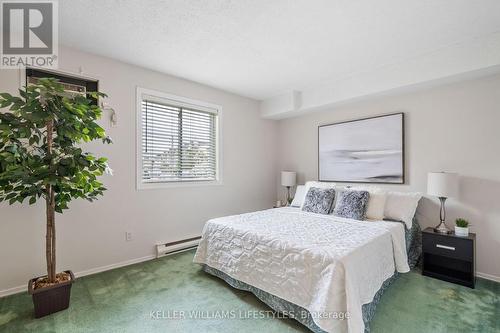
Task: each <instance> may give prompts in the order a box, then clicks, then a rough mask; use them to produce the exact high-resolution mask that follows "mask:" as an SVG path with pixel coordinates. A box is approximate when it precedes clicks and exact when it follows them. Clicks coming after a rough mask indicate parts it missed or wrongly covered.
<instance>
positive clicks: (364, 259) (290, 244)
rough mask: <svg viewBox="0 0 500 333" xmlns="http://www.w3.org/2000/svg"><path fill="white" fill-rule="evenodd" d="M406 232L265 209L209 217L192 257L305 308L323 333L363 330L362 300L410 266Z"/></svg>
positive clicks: (289, 210)
mask: <svg viewBox="0 0 500 333" xmlns="http://www.w3.org/2000/svg"><path fill="white" fill-rule="evenodd" d="M404 236H405V235H404V226H403V224H402V223H395V222H385V221H357V220H350V219H344V218H339V217H335V216H332V215H320V214H313V213H307V212H302V211H301V210H299V209H296V208H279V209H270V210H264V211H259V212H254V213H249V214H242V215H235V216H227V217H222V218H216V219H212V220H210V221H208V222H207V223H206V225H205V227H204V229H203V234H202V239H201V241H200V244H199V246H198V250H197V251H196V255H195V257H194V262H196V263H200V264H206V265H208V266H210V267H212V268H215V269H218V270H220V271H222V272H224V273H226V274H227V275H229V276H230V277H232V278H234V279H237V280H240V281H242V282H245V283H247V284H249V285H252V286H254V287H257V288H259V289H261V290H263V291H265V292H268V293H270V294H272V295H275V296H277V297H280V298H282V299H284V300H286V301H288V302H291V303H294V304H296V305H299V306H301V307H303V308H305V309H307V310H308V311H309V312H310V313H311V315H312V316H313V319H314V322H315V323H316V325H318V326H319V327H320V328H321V329H323V330H325V331H327V332H363V331H364V323H363V319H362V310H361V307H362V305H363V304H366V303H370V302H371V301H372V300H373V297H374V295H375V294H376V292H377V291H378V290H379V289H380V287H381V286H382V283H383V282H384V281H385V280H386V279H388V278H389V277H391V276H392V275H393V274H394V271H395V270H397V271H398V272H408V271H409V270H410V269H409V266H408V260H407V255H406V251H405V248H406V247H405V237H404ZM341 313H343V314H346V313H347V314H348V318H347V319H344V320H341V319H338V318H339V316H340V315H341Z"/></svg>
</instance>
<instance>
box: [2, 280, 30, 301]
mask: <svg viewBox="0 0 500 333" xmlns="http://www.w3.org/2000/svg"><path fill="white" fill-rule="evenodd" d="M27 290H28V282H26V284H23V285H22V286H17V287H14V288H9V289H4V290H0V298H1V297H5V296H9V295H14V294H17V293H20V292H23V291H27Z"/></svg>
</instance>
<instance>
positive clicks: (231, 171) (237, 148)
mask: <svg viewBox="0 0 500 333" xmlns="http://www.w3.org/2000/svg"><path fill="white" fill-rule="evenodd" d="M59 64H60V66H59V67H60V70H64V71H70V72H78V71H79V68H80V66H81V67H82V68H83V71H84V73H85V74H86V75H89V76H94V77H97V78H98V79H99V84H100V90H101V91H103V92H106V93H107V94H108V95H109V98H108V100H107V101H108V103H109V104H110V106H112V107H113V108H114V109H115V110H117V112H118V117H119V119H118V126H117V127H112V128H110V126H109V121H108V120H107V119H104V120H103V121H101V123H102V125H103V126H104V127H105V129H106V130H107V132H108V134H109V135H110V136H111V137H112V138H113V140H114V144H113V145H109V146H106V145H101V144H93V145H91V147H90V149H91V151H93V152H95V153H96V154H98V155H102V156H106V157H109V163H110V165H111V167H112V168H113V169H114V176H113V177H111V176H106V177H104V182H105V185H106V186H107V188H108V189H109V190H108V191H107V192H105V194H104V197H102V198H101V199H100V200H99V201H97V202H95V203H89V202H86V201H75V202H73V203H72V204H71V206H70V210H69V211H67V212H65V213H64V215H58V216H57V237H58V240H57V246H58V249H57V251H58V253H57V255H58V265H57V266H58V269H59V270H63V269H72V270H73V271H75V272H82V271H88V270H93V269H95V268H98V267H101V266H106V265H111V264H116V263H120V262H124V261H128V260H133V259H136V258H142V257H147V256H150V255H152V254H154V247H153V246H154V244H155V243H156V242H159V241H162V242H168V241H175V240H180V239H185V238H189V237H194V236H199V235H200V233H201V229H202V227H203V225H204V223H205V221H207V219H210V218H212V217H217V216H223V215H228V214H235V213H243V212H248V211H253V210H258V209H264V208H270V207H271V206H272V204H273V202H274V200H275V198H276V187H275V183H276V172H275V170H276V166H275V155H276V144H275V142H276V132H277V131H276V126H277V124H276V123H275V122H274V121H272V120H264V119H261V118H260V114H259V105H258V102H256V101H254V100H251V99H248V98H243V97H240V96H237V95H234V94H230V93H226V92H224V91H221V90H217V89H213V88H210V87H208V86H204V85H201V84H197V83H194V82H190V81H187V80H183V79H179V78H176V77H172V76H168V75H163V74H160V73H157V72H153V71H150V70H146V69H143V68H139V67H135V66H131V65H127V64H124V63H120V62H117V61H114V60H112V59H109V58H103V57H98V56H94V55H90V54H86V53H81V52H78V51H75V50H72V49H68V48H62V49H61V50H60V58H59ZM18 86H19V72H18V71H16V70H0V91H1V92H3V91H9V92H11V93H12V92H15V91H16V89H17V88H18ZM136 86H141V87H144V88H150V89H156V90H160V91H165V92H168V93H172V94H175V95H180V96H186V97H190V98H194V99H198V100H203V101H206V102H210V103H214V104H218V105H221V106H222V107H223V129H222V130H223V133H222V135H223V147H222V149H223V175H222V176H223V185H220V186H204V187H187V188H186V187H184V188H170V189H159V190H141V191H137V190H136V189H135V160H136V155H135V151H136V148H135V147H136V142H135V133H136V127H135V119H136V110H135V105H136V100H135V98H136V94H135V89H136ZM107 116H109V114H107V115H105V117H107ZM0 220H1V223H0V262H1V263H2V268H1V272H0V291H2V290H4V291H5V290H6V289H9V288H14V287H17V286H25V285H26V284H27V281H28V279H29V278H31V277H34V276H38V275H42V274H44V271H45V266H44V263H45V251H44V246H45V245H44V235H45V229H44V227H45V226H44V205H43V203H41V202H40V203H39V204H37V205H35V206H28V205H23V206H12V207H9V206H8V205H6V204H5V203H3V204H0ZM125 231H131V232H132V233H133V240H132V241H130V242H126V241H125ZM14 290H17V289H14ZM14 290H11V291H14Z"/></svg>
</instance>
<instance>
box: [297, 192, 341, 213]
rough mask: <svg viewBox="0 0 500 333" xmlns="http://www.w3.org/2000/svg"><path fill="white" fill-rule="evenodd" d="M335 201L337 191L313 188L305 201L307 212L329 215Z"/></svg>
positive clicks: (304, 209)
mask: <svg viewBox="0 0 500 333" xmlns="http://www.w3.org/2000/svg"><path fill="white" fill-rule="evenodd" d="M334 200H335V189H333V188H317V187H311V188H310V189H309V191H308V192H307V194H306V198H305V199H304V205H303V206H302V210H303V211H305V212H311V213H318V214H329V213H330V210H331V209H332V204H333V201H334Z"/></svg>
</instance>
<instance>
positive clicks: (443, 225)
mask: <svg viewBox="0 0 500 333" xmlns="http://www.w3.org/2000/svg"><path fill="white" fill-rule="evenodd" d="M434 232H437V233H440V234H451V233H452V232H453V231H452V230H451V229H450V228H448V226H447V225H446V223H444V221H441V223H439V224H438V225H437V226H436V227H435V228H434Z"/></svg>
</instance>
